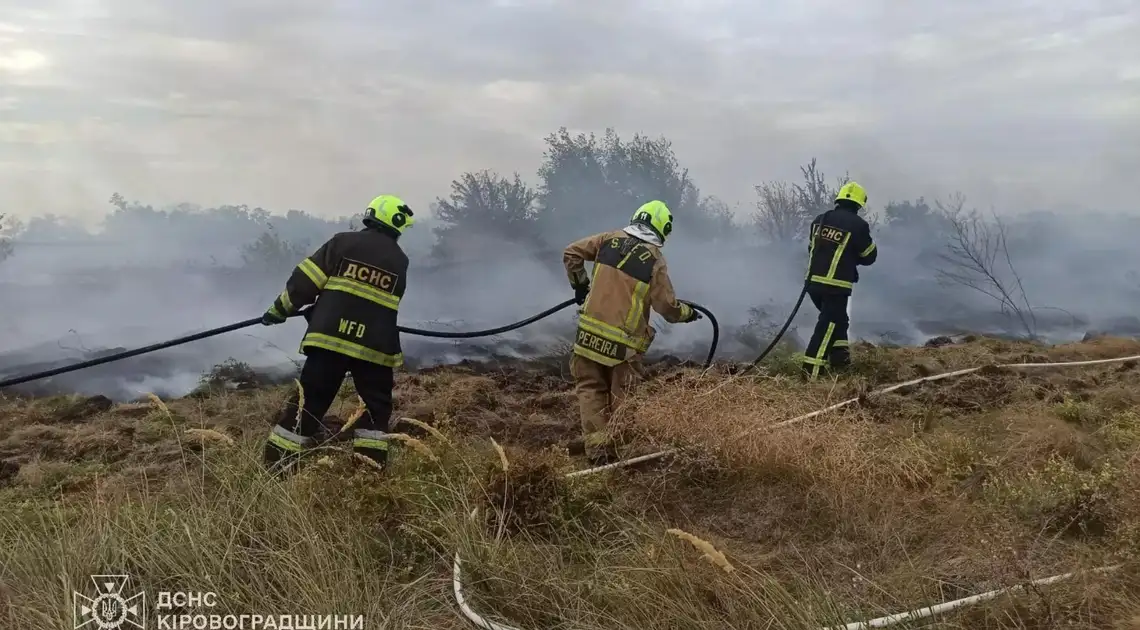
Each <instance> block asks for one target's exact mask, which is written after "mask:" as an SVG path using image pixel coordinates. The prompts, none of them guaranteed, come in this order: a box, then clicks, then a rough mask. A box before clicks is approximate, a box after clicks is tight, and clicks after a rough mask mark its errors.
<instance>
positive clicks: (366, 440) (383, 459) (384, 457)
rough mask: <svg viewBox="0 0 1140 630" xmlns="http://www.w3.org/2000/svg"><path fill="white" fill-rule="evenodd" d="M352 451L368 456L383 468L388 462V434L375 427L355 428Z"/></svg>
mask: <svg viewBox="0 0 1140 630" xmlns="http://www.w3.org/2000/svg"><path fill="white" fill-rule="evenodd" d="M352 452H353V453H354V454H357V455H363V456H364V457H367V458H368V459H369V460H371V461H372V462H373V463H374V464H376V465H377V466H378V467H379V468H383V467H384V465H385V464H387V463H388V434H387V433H385V432H383V431H376V430H373V429H354V430H353V432H352Z"/></svg>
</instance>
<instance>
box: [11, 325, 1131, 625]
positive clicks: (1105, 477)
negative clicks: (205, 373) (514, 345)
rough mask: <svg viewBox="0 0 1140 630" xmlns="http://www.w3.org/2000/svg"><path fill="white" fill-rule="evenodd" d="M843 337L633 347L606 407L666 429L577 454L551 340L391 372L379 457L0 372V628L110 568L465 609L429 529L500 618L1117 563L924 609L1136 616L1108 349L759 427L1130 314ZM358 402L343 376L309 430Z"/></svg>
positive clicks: (749, 612) (974, 582)
mask: <svg viewBox="0 0 1140 630" xmlns="http://www.w3.org/2000/svg"><path fill="white" fill-rule="evenodd" d="M854 352H855V357H856V361H857V369H856V371H855V372H854V373H852V374H850V375H848V376H845V377H844V378H842V379H840V380H837V381H828V382H820V383H815V384H806V383H801V382H799V381H797V380H795V379H792V378H789V377H787V376H782V375H781V374H780V373H779V372H780V370H779V369H776V370H774V371H773V372H772V373H771V374H769V375H767V376H761V377H738V376H737V377H734V376H728V375H726V374H721V373H716V372H712V373H708V374H701V373H700V372H699V371H696V370H683V369H670V370H663V371H662V370H658V372H659V373H658V374H657V377H656V378H655V379H653V380H651V381H649V382H647V383H646V384H645V385H644V387H643V388H642V389H641V390H640V391H639V392H638V393H637V394H636V395H635V396H633V397H632V399H631V402H630V406H629V408H628V409H627V410H626V412H627V413H625V414H624V417H625V418H627V422H628V425H629V426H628V428H629V429H630V433H631V434H632V435H635V436H637V440H636V442H635V444H634V448H636V449H650V448H657V447H661V446H664V445H668V446H676V447H679V448H681V451H682V455H681V456H680V457H678V458H675V459H673V460H670V461H669V462H668V463H659V464H658V465H656V466H655V467H654V468H653V469H652V470H640V471H617V472H614V473H606V474H603V475H598V476H591V477H581V478H575V479H566V478H565V477H564V476H563V475H564V474H565V473H566V472H568V471H570V470H574V469H577V468H582V467H584V466H585V464H584V463H583V462H577V461H574V460H573V459H572V458H571V457H570V456H569V455H568V454H567V453H566V450H565V446H566V445H567V443H568V442H569V441H570V440H571V439H573V438H574V437H577V432H578V429H577V421H576V418H575V404H574V399H573V395H572V394H571V393H570V383H569V376H568V375H566V374H564V368H562V367H560V365H559V364H558V363H546V364H543V365H539V366H538V367H526V366H499V367H498V368H496V369H493V370H489V369H486V368H484V369H479V368H477V367H472V366H468V367H452V368H443V369H434V370H430V371H425V372H421V373H418V374H414V375H402V376H401V377H400V379H399V381H398V385H397V392H396V395H397V398H398V405H399V408H398V409H397V416H402V417H407V418H409V419H408V420H401V421H400V423H398V424H397V425H395V426H394V427H393V430H403V431H405V432H406V433H404V434H401V437H400V438H399V440H400V441H401V442H402V444H401V448H400V450H399V451H398V454H397V455H396V456H395V457H394V458H393V461H392V465H391V468H390V469H389V470H388V471H387V472H385V473H378V472H377V471H375V470H374V469H372V468H371V467H369V466H367V465H365V464H364V463H362V462H358V461H357V460H356V459H354V458H353V457H351V456H349V455H348V454H347V453H345V452H344V451H343V450H341V442H339V441H336V440H334V441H333V442H331V443H330V446H328V447H326V448H324V449H322V451H321V452H320V453H317V454H314V456H313V458H312V459H313V460H316V461H313V463H312V465H310V466H308V467H306V469H305V470H304V472H303V473H302V474H300V475H298V476H296V477H294V478H292V479H288V480H284V481H275V480H273V479H272V478H270V477H268V476H267V475H265V474H264V473H263V472H262V471H261V470H260V466H259V464H258V454H259V449H260V444H261V440H262V439H263V438H264V436H265V433H266V431H267V430H268V422H269V421H270V418H271V416H272V413H273V411H274V410H276V409H277V408H278V407H279V405H280V404H281V402H282V401H283V400H284V398H285V396H286V395H287V393H288V392H289V391H290V390H291V389H292V386H290V387H281V388H275V389H266V390H249V391H237V392H229V393H226V392H219V393H207V394H205V395H202V396H196V397H193V398H185V399H180V400H170V401H156V400H148V401H144V402H142V403H138V404H128V405H112V404H110V403H109V401H102V400H97V399H82V398H76V397H60V398H50V399H38V400H24V399H0V501H2V502H3V504H4V506H5V508H4V509H3V510H2V511H0V627H4V628H9V627H10V628H70V627H71V625H70V624H71V623H72V621H71V608H70V601H69V598H70V591H71V589H72V588H73V587H81V586H82V585H83V584H84V583H85V581H86V580H87V576H88V575H91V574H97V573H107V572H111V573H119V572H128V573H130V574H131V575H132V576H134V578H135V580H136V581H138V582H140V583H141V585H142V586H144V587H146V588H148V589H149V590H151V591H156V590H178V589H186V590H214V591H216V592H217V593H218V594H219V599H220V600H221V604H220V608H223V609H224V610H223V611H221V612H227V613H234V614H241V613H250V614H252V613H269V612H273V613H278V614H280V613H298V614H318V613H323V614H363V615H365V616H366V618H367V620H368V621H367V623H368V625H367V627H369V628H463V627H467V626H465V625H464V622H463V621H462V620H460V619H459V618H458V617H457V616H456V614H455V611H454V609H453V603H452V601H451V598H450V590H449V589H450V566H451V558H452V554H453V553H454V552H455V551H456V550H458V551H459V552H460V553H461V554H462V556H463V558H464V571H465V583H466V585H467V590H468V597H469V599H471V600H472V605H473V606H474V607H475V608H476V610H479V611H480V612H482V613H484V614H490V613H493V614H494V616H496V617H499V618H506V619H508V620H509V622H510V623H511V624H512V625H517V626H519V627H522V628H525V629H526V630H538V629H539V628H557V627H573V628H576V629H579V630H592V629H597V630H603V629H604V630H620V629H626V628H629V629H633V628H646V629H651V628H652V629H655V628H661V629H665V628H668V629H685V628H701V629H704V628H788V629H806V628H819V627H820V626H821V625H824V624H831V623H838V622H840V621H844V622H846V621H851V620H854V619H858V618H861V617H866V616H875V615H878V614H885V613H888V612H896V611H898V610H904V609H907V608H912V607H917V606H918V605H925V604H929V603H933V602H936V601H941V600H945V599H953V598H956V597H962V596H964V595H968V594H971V593H975V592H980V591H984V590H987V589H990V588H997V587H1000V586H1003V585H1007V584H1012V583H1017V582H1019V581H1023V580H1025V579H1026V578H1027V577H1043V576H1045V575H1051V574H1056V573H1063V572H1067V571H1069V570H1072V569H1074V568H1079V567H1085V568H1091V567H1094V566H1101V565H1105V564H1109V563H1116V562H1122V563H1124V568H1123V569H1122V570H1120V571H1117V572H1114V573H1111V574H1104V575H1089V576H1082V577H1079V578H1077V579H1074V580H1072V581H1070V582H1066V583H1062V584H1056V585H1051V586H1047V587H1040V588H1031V589H1027V591H1026V592H1024V593H1021V594H1018V595H1016V596H1010V597H1005V598H999V599H997V600H994V601H992V602H989V603H987V604H984V605H980V606H978V607H975V608H970V609H966V610H963V611H960V612H957V613H953V614H950V615H948V616H945V617H941V618H939V619H936V620H934V621H928V622H926V623H927V624H928V625H929V624H934V626H932V627H944V628H965V627H968V628H1053V627H1067V628H1089V629H1091V628H1111V629H1121V630H1135V629H1136V628H1138V627H1140V626H1138V620H1140V571H1138V570H1137V561H1138V560H1140V558H1137V556H1138V555H1140V408H1138V403H1140V373H1138V370H1136V369H1134V368H1133V366H1128V365H1124V366H1121V365H1113V364H1110V365H1103V366H1094V367H1089V368H1070V369H1067V370H1037V371H1032V372H1030V371H1025V372H1022V373H1007V372H998V373H986V374H982V373H978V374H974V375H970V376H967V377H963V378H962V379H959V380H956V381H943V382H938V383H931V384H927V385H925V386H923V387H920V388H918V389H916V390H914V391H910V392H903V393H896V394H889V395H886V396H881V397H874V398H870V399H867V400H864V401H863V403H861V404H859V405H853V406H851V407H848V408H846V409H844V410H841V411H839V412H836V413H834V414H831V415H827V416H822V417H819V418H815V419H812V420H808V421H805V422H803V423H800V424H796V425H792V426H788V427H785V428H782V429H779V430H774V431H765V430H762V428H763V427H764V426H766V425H771V424H773V423H776V422H779V421H781V420H785V419H788V418H791V417H793V416H795V415H798V414H801V413H805V412H809V411H813V410H815V409H817V408H819V407H822V406H825V405H827V404H829V403H833V402H837V401H840V400H843V399H846V398H848V397H852V396H858V395H860V394H864V393H866V392H867V391H870V390H871V389H873V388H875V387H877V386H881V385H884V384H888V383H891V382H895V381H900V380H906V379H909V378H914V377H917V376H921V375H925V374H931V373H936V372H941V371H946V370H948V369H955V368H960V367H969V366H973V365H980V364H990V363H1005V362H1037V361H1055V360H1077V359H1087V358H1091V359H1095V358H1106V357H1112V356H1122V355H1127V354H1140V343H1137V342H1132V341H1124V340H1112V339H1101V340H1097V341H1095V342H1091V343H1084V344H1073V345H1071V346H1061V347H1054V348H1046V347H1041V346H1033V345H1028V344H1017V343H1010V342H1000V341H993V340H979V341H975V342H971V343H967V344H961V345H954V346H947V347H942V348H936V349H935V348H922V349H896V350H884V349H879V348H871V347H866V346H857V347H856V348H855V349H854ZM358 406H359V400H358V398H357V396H356V395H355V393H354V392H353V391H352V388H351V385H348V386H346V388H345V390H344V391H343V392H342V396H341V399H340V401H339V403H338V406H337V407H334V409H333V411H332V412H331V413H330V416H329V417H328V418H327V419H326V420H327V424H328V432H329V434H330V435H335V434H336V433H337V432H338V431H339V429H340V427H341V426H343V425H344V421H342V420H341V419H342V418H343V419H345V420H347V421H351V419H352V417H353V415H354V411H356V410H357V408H358ZM746 431H748V432H749V433H747V434H746V435H744V436H743V437H741V434H742V433H745V432H746ZM473 512H474V513H475V514H477V515H478V518H474V519H473V518H471V517H470V515H471V514H472V513H473ZM215 612H216V611H215ZM911 627H918V626H917V625H916V626H911ZM923 627H925V626H923Z"/></svg>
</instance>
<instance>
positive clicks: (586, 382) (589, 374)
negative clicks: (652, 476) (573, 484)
mask: <svg viewBox="0 0 1140 630" xmlns="http://www.w3.org/2000/svg"><path fill="white" fill-rule="evenodd" d="M672 231H673V214H672V213H671V212H670V211H669V208H668V207H667V206H666V205H665V204H664V203H662V202H660V201H650V202H649V203H646V204H645V205H643V206H641V207H640V208H638V209H637V212H635V213H634V215H633V218H632V219H631V220H630V223H629V226H628V227H626V228H624V229H621V230H614V231H611V232H603V233H600V234H594V235H593V236H587V237H585V238H583V239H580V240H577V241H574V242H573V243H570V245H568V246H567V247H566V250H565V251H564V252H563V254H562V264H563V265H564V266H565V267H566V273H567V275H568V276H569V278H570V286H571V287H572V288H573V289H574V295H575V298H576V299H577V301H578V304H579V305H580V306H581V309H580V311H579V312H580V315H579V317H578V330H577V334H576V336H575V339H574V350H573V355H572V356H571V357H570V373H571V375H573V377H574V382H575V387H574V389H575V392H576V394H577V396H578V405H579V409H580V415H581V420H582V433H583V445H584V447H585V450H586V456H587V457H588V458H589V459H590V460H591V461H592V462H593V463H594V464H596V465H600V464H603V463H606V462H609V461H613V460H614V459H615V458H616V455H617V454H616V452H615V449H614V444H613V439H612V436H611V435H609V432H608V426H609V421H610V418H611V416H612V414H613V411H614V410H615V409H616V408H617V407H618V406H619V405H620V404H621V402H622V400H623V398H624V396H625V394H626V392H627V391H628V390H629V388H630V387H631V386H632V385H633V384H634V383H635V382H636V381H637V380H638V378H639V377H640V369H641V360H642V357H643V355H644V354H645V352H646V350H648V349H649V345H650V343H652V341H653V337H654V335H655V334H656V331H655V330H654V329H653V327H652V326H650V325H649V309H648V308H646V306H647V305H648V306H649V307H651V308H652V309H653V310H654V311H657V312H658V313H660V314H661V316H662V317H664V318H665V320H666V321H668V322H670V323H684V322H693V321H696V320H698V319H700V318H701V316H700V313H698V312H696V311H695V310H693V309H692V308H691V307H690V306H689V305H688V304H685V303H683V302H679V301H678V300H677V296H676V295H675V294H674V292H673V283H672V281H671V280H670V279H669V272H668V269H667V267H666V265H665V257H664V256H663V255H662V253H661V248H662V247H663V246H664V245H665V239H667V238H668V237H669V234H670V233H671V232H672ZM586 261H592V262H593V263H594V268H593V282H592V286H591V280H590V276H589V275H587V273H586V265H585V263H586Z"/></svg>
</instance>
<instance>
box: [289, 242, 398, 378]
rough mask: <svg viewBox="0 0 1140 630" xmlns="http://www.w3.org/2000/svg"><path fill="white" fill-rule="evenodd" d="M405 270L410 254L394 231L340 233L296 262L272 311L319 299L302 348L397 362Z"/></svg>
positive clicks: (292, 309)
mask: <svg viewBox="0 0 1140 630" xmlns="http://www.w3.org/2000/svg"><path fill="white" fill-rule="evenodd" d="M407 273H408V257H407V255H406V254H405V253H404V250H403V249H401V248H400V245H399V243H397V242H396V239H395V238H393V237H392V236H391V235H390V234H388V233H386V232H384V231H382V230H380V229H377V228H365V229H364V230H361V231H359V232H341V233H339V234H337V235H335V236H333V237H332V238H331V239H329V241H328V242H327V243H325V244H324V245H322V246H321V247H320V249H318V250H317V251H316V252H315V253H314V254H313V255H312V256H309V257H308V258H306V259H304V260H302V261H301V262H300V263H299V264H298V265H297V267H296V269H294V270H293V274H292V275H291V276H289V280H288V281H287V282H286V283H285V290H284V291H283V292H282V293H281V295H279V296H278V297H277V299H276V300H275V301H274V303H273V310H275V311H277V312H278V313H279V314H281V315H284V316H288V315H290V314H292V313H295V312H297V310H300V309H301V308H302V307H304V306H306V305H308V304H312V303H313V302H314V301H315V302H316V305H315V306H314V307H313V310H312V315H311V316H310V317H309V328H308V330H307V331H306V333H305V336H304V338H303V339H302V340H301V352H302V353H304V352H305V350H306V349H307V348H322V349H325V350H331V351H333V352H339V353H340V354H343V355H346V356H349V357H352V358H354V359H360V360H363V361H368V362H370V363H377V364H380V365H386V366H389V367H398V366H400V365H402V364H403V363H404V355H403V351H402V350H401V348H400V333H399V331H398V330H397V328H396V317H397V313H398V311H399V308H400V299H401V298H402V297H403V295H404V289H405V287H406V285H407ZM318 298H319V299H318Z"/></svg>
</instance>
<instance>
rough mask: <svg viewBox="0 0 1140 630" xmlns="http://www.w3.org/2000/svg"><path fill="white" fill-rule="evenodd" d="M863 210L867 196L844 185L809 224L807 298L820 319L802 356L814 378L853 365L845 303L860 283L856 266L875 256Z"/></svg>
mask: <svg viewBox="0 0 1140 630" xmlns="http://www.w3.org/2000/svg"><path fill="white" fill-rule="evenodd" d="M866 205H867V191H866V190H864V189H863V187H862V186H860V185H859V184H857V183H855V182H848V183H846V184H844V185H843V187H842V188H840V189H839V193H838V194H837V195H836V196H835V207H834V208H833V209H831V210H828V211H827V212H824V213H823V214H821V215H819V216H817V217H816V218H815V220H813V221H812V222H811V233H810V235H809V237H808V256H809V258H810V261H809V263H808V275H807V294H808V297H810V298H811V301H812V304H815V307H816V308H817V309H819V319H818V320H817V321H816V324H815V330H814V331H813V332H812V335H811V341H809V342H808V346H807V350H805V351H804V358H803V370H804V373H805V374H807V376H808V377H809V378H812V379H814V378H816V377H818V376H819V374H820V373H821V372H822V371H824V370H825V369H842V368H845V367H847V366H848V365H850V363H851V353H850V350H849V349H848V346H849V345H850V344H849V342H848V340H847V327H848V324H849V319H848V316H847V315H848V310H847V301H848V300H849V299H850V297H851V289H852V287H853V286H854V285H855V283H856V282H858V281H859V270H858V267H859V265H873V264H874V263H875V259H876V258H878V255H879V252H878V249H877V248H876V247H875V241H873V240H872V239H871V228H870V226H869V225H867V222H866V221H865V220H864V219H863V217H861V216H859V211H860V210H862V209H863V208H864V207H865V206H866Z"/></svg>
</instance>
